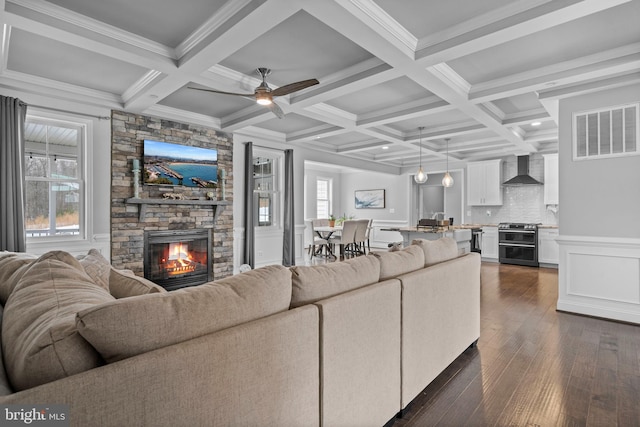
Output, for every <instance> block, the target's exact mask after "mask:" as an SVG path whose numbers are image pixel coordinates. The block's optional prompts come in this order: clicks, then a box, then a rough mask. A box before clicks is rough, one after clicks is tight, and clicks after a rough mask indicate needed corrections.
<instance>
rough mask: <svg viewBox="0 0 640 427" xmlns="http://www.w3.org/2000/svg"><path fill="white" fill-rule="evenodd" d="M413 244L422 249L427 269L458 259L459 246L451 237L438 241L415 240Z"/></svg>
mask: <svg viewBox="0 0 640 427" xmlns="http://www.w3.org/2000/svg"><path fill="white" fill-rule="evenodd" d="M411 244H412V245H416V246H418V247H420V248H422V251H423V252H424V266H425V267H429V266H430V265H434V264H438V263H440V262H444V261H448V260H450V259H454V258H457V257H458V244H457V243H456V241H455V240H453V239H452V238H451V237H442V238H440V239H438V240H426V239H415V240H414V241H412V242H411Z"/></svg>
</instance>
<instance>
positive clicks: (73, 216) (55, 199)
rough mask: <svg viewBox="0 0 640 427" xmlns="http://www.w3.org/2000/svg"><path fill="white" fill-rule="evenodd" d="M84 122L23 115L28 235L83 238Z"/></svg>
mask: <svg viewBox="0 0 640 427" xmlns="http://www.w3.org/2000/svg"><path fill="white" fill-rule="evenodd" d="M85 132H86V129H85V125H84V124H78V123H72V122H65V121H60V120H53V119H45V118H36V117H29V116H27V119H26V123H25V227H26V231H27V237H28V238H38V239H45V238H50V237H51V236H58V237H60V236H73V237H74V238H84V235H85V229H84V228H85V227H84V223H85V221H84V213H85V209H84V203H85V193H84V188H85V185H84V179H83V177H84V170H83V169H84V168H83V162H82V158H83V157H82V153H83V149H84V140H85Z"/></svg>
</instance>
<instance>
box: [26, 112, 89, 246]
mask: <svg viewBox="0 0 640 427" xmlns="http://www.w3.org/2000/svg"><path fill="white" fill-rule="evenodd" d="M29 119H31V120H45V121H48V122H59V123H61V124H68V123H74V124H78V125H81V126H83V127H84V135H83V146H82V147H81V150H80V157H81V160H82V165H81V171H80V173H81V176H82V181H84V185H83V191H84V195H83V196H84V204H83V205H81V206H80V210H81V212H80V215H81V218H82V221H83V224H84V235H80V236H46V237H27V240H26V243H27V247H28V251H29V252H32V253H43V252H45V251H48V250H55V249H60V243H65V245H68V246H65V248H64V249H65V250H72V249H74V248H75V249H76V250H84V248H90V247H92V242H93V174H92V173H90V171H92V170H93V133H94V121H93V120H91V119H87V118H85V117H80V116H78V115H75V114H73V113H68V114H63V113H58V112H53V111H49V110H44V109H39V108H37V107H29V109H28V111H27V120H29Z"/></svg>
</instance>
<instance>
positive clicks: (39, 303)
mask: <svg viewBox="0 0 640 427" xmlns="http://www.w3.org/2000/svg"><path fill="white" fill-rule="evenodd" d="M113 300H114V298H113V297H112V296H111V295H110V294H109V292H107V291H106V290H105V289H104V288H102V287H100V286H98V285H96V284H95V283H93V282H92V281H91V279H90V278H89V277H88V276H87V274H86V273H85V272H84V269H83V267H82V265H80V262H79V261H78V260H77V259H75V258H74V257H73V256H72V255H70V254H68V253H66V252H62V251H53V252H48V253H46V254H44V255H42V256H41V257H40V258H38V259H37V260H36V261H34V262H33V264H32V265H31V267H30V268H29V269H28V270H27V271H26V272H25V273H24V275H23V276H22V278H21V279H20V281H19V282H18V284H17V285H16V288H15V290H14V291H13V293H12V294H11V295H10V296H9V299H8V300H7V304H6V305H5V307H4V315H3V322H2V352H3V355H4V361H5V367H6V371H7V375H8V377H9V380H10V382H11V384H12V385H13V388H14V389H15V390H24V389H27V388H31V387H34V386H37V385H39V384H44V383H47V382H51V381H54V380H57V379H59V378H63V377H67V376H70V375H73V374H76V373H79V372H83V371H86V370H89V369H92V368H95V367H97V366H100V365H102V364H104V362H103V360H102V358H101V357H100V355H99V354H98V353H97V352H96V351H95V350H94V349H93V347H91V345H90V344H89V343H88V342H87V341H86V340H85V339H84V338H82V336H80V334H78V331H77V329H76V323H75V317H76V313H77V312H78V311H80V310H83V309H86V308H88V307H92V306H95V305H98V304H102V303H104V302H107V301H113Z"/></svg>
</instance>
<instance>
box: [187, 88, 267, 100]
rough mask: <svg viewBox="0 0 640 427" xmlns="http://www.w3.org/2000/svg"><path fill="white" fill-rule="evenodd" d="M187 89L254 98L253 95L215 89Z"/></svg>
mask: <svg viewBox="0 0 640 427" xmlns="http://www.w3.org/2000/svg"><path fill="white" fill-rule="evenodd" d="M189 89H195V90H201V91H203V92H213V93H221V94H223V95H236V96H250V97H251V98H254V97H255V94H254V93H235V92H225V91H222V90H215V89H202V88H199V87H189Z"/></svg>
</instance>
